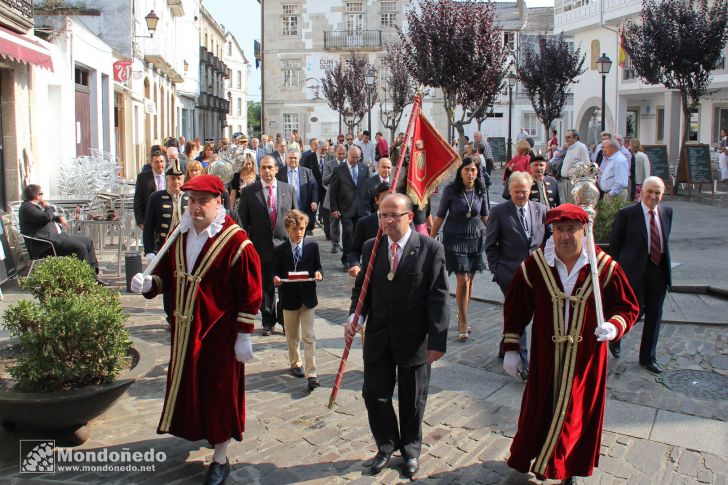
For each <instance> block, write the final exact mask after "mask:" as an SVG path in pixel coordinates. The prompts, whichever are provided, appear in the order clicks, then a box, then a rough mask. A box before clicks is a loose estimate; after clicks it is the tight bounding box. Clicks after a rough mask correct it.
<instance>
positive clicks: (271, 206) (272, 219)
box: [268, 185, 278, 229]
mask: <svg viewBox="0 0 728 485" xmlns="http://www.w3.org/2000/svg"><path fill="white" fill-rule="evenodd" d="M268 214H269V215H270V227H271V228H272V229H275V228H276V217H278V216H277V214H276V202H275V200H274V199H273V186H272V185H269V186H268Z"/></svg>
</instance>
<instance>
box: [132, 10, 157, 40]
mask: <svg viewBox="0 0 728 485" xmlns="http://www.w3.org/2000/svg"><path fill="white" fill-rule="evenodd" d="M144 21H145V22H146V23H147V30H148V31H149V36H146V35H135V36H134V37H135V38H144V39H152V38H154V32H156V31H157V23H159V17H158V16H157V14H156V13H154V10H151V11H150V12H149V13H148V14H147V16H146V17H144Z"/></svg>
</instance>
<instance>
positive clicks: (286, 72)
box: [281, 59, 301, 88]
mask: <svg viewBox="0 0 728 485" xmlns="http://www.w3.org/2000/svg"><path fill="white" fill-rule="evenodd" d="M281 70H282V71H283V87H284V88H299V87H301V61H300V60H299V59H284V60H283V62H282V65H281Z"/></svg>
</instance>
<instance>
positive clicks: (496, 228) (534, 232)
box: [485, 200, 546, 369]
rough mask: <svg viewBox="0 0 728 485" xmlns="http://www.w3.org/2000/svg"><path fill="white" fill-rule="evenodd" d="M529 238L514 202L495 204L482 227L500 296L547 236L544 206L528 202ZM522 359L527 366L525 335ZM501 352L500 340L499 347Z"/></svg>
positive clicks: (490, 266) (489, 264) (522, 336)
mask: <svg viewBox="0 0 728 485" xmlns="http://www.w3.org/2000/svg"><path fill="white" fill-rule="evenodd" d="M528 214H529V219H530V220H529V221H528V225H529V230H530V237H528V236H527V235H526V232H525V231H524V229H523V226H522V225H521V222H520V218H519V215H518V207H517V206H516V204H515V203H513V201H508V202H502V203H500V204H497V205H494V206H493V208H492V209H491V211H490V214H489V216H488V224H487V225H486V226H485V255H486V257H487V258H488V269H490V272H491V273H492V274H493V281H495V282H496V283H497V284H498V286H499V287H500V289H501V292H502V293H503V296H506V294H507V293H508V286H510V284H511V280H512V279H513V275H514V274H516V270H517V269H518V267H519V266H520V265H521V263H522V262H523V261H525V260H526V258H528V256H529V255H530V254H531V253H532V252H533V251H535V250H536V249H537V248H538V247H539V246H540V245H541V243H543V241H544V240H545V238H546V206H545V205H543V204H541V203H539V202H534V201H532V200H531V201H528ZM520 343H521V353H520V354H521V361H522V362H523V366H524V369H527V368H528V341H527V339H526V334H525V333H524V334H523V335H521V340H520ZM499 355H501V356H502V355H503V340H501V345H500V349H499Z"/></svg>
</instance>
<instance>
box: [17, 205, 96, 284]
mask: <svg viewBox="0 0 728 485" xmlns="http://www.w3.org/2000/svg"><path fill="white" fill-rule="evenodd" d="M18 222H19V224H20V233H21V234H25V235H26V236H32V237H37V238H38V239H45V240H47V241H50V242H51V243H52V244H53V247H54V248H55V250H56V254H57V255H58V256H70V255H74V256H76V257H77V258H78V259H80V260H83V261H86V262H87V263H88V264H89V265H90V266H91V267H92V268H93V269H94V271H96V272H97V273H98V271H99V264H98V261H97V260H96V251H94V243H93V241H92V240H91V238H88V237H84V236H69V235H68V234H65V233H63V232H61V233H60V234H59V233H58V230H57V229H56V227H57V226H56V223H60V216H57V215H56V214H55V209H53V207H51V206H48V207H41V206H40V205H39V204H34V203H33V202H31V201H25V202H23V203H22V204H20V209H19V210H18ZM27 246H28V252H29V253H30V255H31V257H33V258H41V257H43V256H46V255H47V254H48V253H49V252H50V248H49V247H48V245H47V244H43V243H39V242H37V241H31V240H27Z"/></svg>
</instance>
